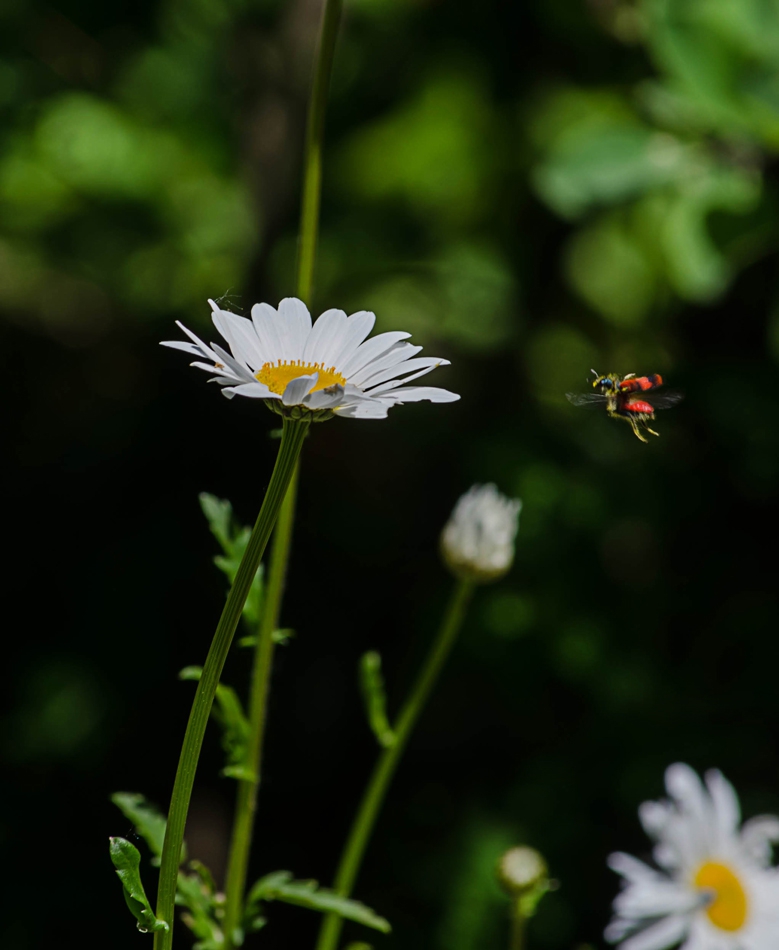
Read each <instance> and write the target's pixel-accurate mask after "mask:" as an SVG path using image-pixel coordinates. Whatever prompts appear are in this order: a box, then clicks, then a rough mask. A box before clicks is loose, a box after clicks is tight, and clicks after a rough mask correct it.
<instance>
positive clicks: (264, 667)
mask: <svg viewBox="0 0 779 950" xmlns="http://www.w3.org/2000/svg"><path fill="white" fill-rule="evenodd" d="M297 478H298V467H297V466H296V468H295V472H294V474H293V476H292V479H291V481H290V483H289V488H288V489H287V494H286V497H285V498H284V503H283V504H282V506H281V511H280V513H279V520H278V521H277V522H276V529H275V531H274V533H273V547H272V549H271V556H270V570H269V572H268V583H267V586H266V588H265V597H264V600H263V605H262V618H261V620H260V626H259V631H258V634H257V645H256V647H255V650H254V665H253V669H252V681H251V689H250V693H249V709H248V720H249V735H248V738H247V749H246V771H247V773H248V775H249V776H251V777H250V778H246V779H240V780H239V782H238V794H237V799H236V803H235V816H234V818H233V830H232V836H231V839H230V856H229V859H228V864H227V883H226V885H225V916H224V934H225V944H224V946H225V950H233V947H234V946H240V938H239V931H240V928H241V925H242V920H241V917H242V913H243V899H244V893H245V891H246V872H247V868H248V866H249V852H250V851H251V843H252V835H253V833H254V819H255V815H256V813H257V792H258V789H259V786H260V773H261V769H262V748H263V739H264V736H265V723H266V720H267V707H268V688H269V685H270V673H271V668H272V666H273V649H274V646H275V642H274V639H273V634H274V632H275V631H276V630H277V629H278V626H279V616H280V613H281V599H282V596H283V593H284V580H285V578H286V574H287V564H288V562H289V552H290V547H291V545H292V527H293V523H294V520H295V497H296V495H297Z"/></svg>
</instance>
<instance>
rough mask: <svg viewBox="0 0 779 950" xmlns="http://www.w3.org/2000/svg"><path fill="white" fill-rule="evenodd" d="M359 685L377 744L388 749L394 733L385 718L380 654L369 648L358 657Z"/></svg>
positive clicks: (393, 741) (392, 742)
mask: <svg viewBox="0 0 779 950" xmlns="http://www.w3.org/2000/svg"><path fill="white" fill-rule="evenodd" d="M360 686H361V687H362V696H363V701H364V703H365V714H366V716H367V717H368V724H369V725H370V727H371V729H372V730H373V734H374V735H375V736H376V739H377V740H378V742H379V745H381V746H383V747H384V748H385V749H389V748H390V747H391V746H393V745H394V744H395V733H394V731H393V729H392V726H391V725H390V723H389V719H387V698H386V695H385V692H384V677H383V676H382V675H381V656H380V655H379V654H378V653H377V652H376V651H375V650H370V651H369V652H368V653H364V654H363V656H362V658H361V659H360Z"/></svg>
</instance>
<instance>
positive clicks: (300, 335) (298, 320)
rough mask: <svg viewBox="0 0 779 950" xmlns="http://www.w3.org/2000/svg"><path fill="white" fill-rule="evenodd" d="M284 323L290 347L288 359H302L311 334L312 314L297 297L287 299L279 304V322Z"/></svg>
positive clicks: (285, 334)
mask: <svg viewBox="0 0 779 950" xmlns="http://www.w3.org/2000/svg"><path fill="white" fill-rule="evenodd" d="M281 321H283V322H284V336H285V338H286V341H287V344H288V346H289V353H290V356H288V357H287V359H295V360H296V359H301V358H302V356H303V350H304V348H305V346H306V340H307V339H308V335H309V333H310V332H311V314H310V313H309V312H308V307H307V306H306V305H305V304H304V303H303V301H302V300H298V298H297V297H285V298H284V299H283V300H282V301H281V303H280V304H279V322H281Z"/></svg>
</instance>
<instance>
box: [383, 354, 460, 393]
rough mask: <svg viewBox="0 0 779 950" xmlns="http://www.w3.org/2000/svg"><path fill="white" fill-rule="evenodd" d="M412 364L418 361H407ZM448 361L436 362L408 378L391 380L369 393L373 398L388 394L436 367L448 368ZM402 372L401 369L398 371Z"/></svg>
mask: <svg viewBox="0 0 779 950" xmlns="http://www.w3.org/2000/svg"><path fill="white" fill-rule="evenodd" d="M411 362H414V363H418V362H419V360H409V363H411ZM425 362H427V361H425ZM448 365H449V360H436V361H435V362H434V363H433V364H432V365H428V366H423V367H422V369H420V370H418V371H417V372H416V373H411V374H410V375H409V376H404V377H403V379H391V380H389V382H386V383H382V384H381V386H376V387H375V388H371V389H370V393H371V394H372V395H374V396H379V395H381V393H387V392H390V391H391V390H393V389H397V387H398V386H404V385H405V384H406V383H410V382H411V380H412V379H417V378H418V377H420V376H425V375H426V374H427V373H429V372H430V371H431V370H434V369H435V368H436V366H448ZM399 371H400V372H403V370H402V369H400V370H399Z"/></svg>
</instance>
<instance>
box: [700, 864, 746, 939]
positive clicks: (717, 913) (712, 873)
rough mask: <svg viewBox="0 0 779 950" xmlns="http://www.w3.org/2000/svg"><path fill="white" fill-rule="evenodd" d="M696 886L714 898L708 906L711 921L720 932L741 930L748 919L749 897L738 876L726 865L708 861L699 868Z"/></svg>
mask: <svg viewBox="0 0 779 950" xmlns="http://www.w3.org/2000/svg"><path fill="white" fill-rule="evenodd" d="M694 882H695V886H696V887H699V888H701V889H702V890H703V889H705V890H707V891H710V892H711V893H712V894H713V895H714V897H713V900H712V902H711V903H710V904H709V905H708V906H707V908H706V913H707V914H708V915H709V920H710V921H711V922H712V923H713V924H714V926H715V927H719V928H720V930H730V931H734V930H740V929H741V928H742V927H743V926H744V923H745V921H746V919H747V895H746V894H745V893H744V888H743V887H742V886H741V882H740V881H739V879H738V878H737V877H736V875H735V874H734V873H733V872H732V871H731V870H730V868H728V867H726V866H725V865H724V864H717V863H716V862H714V861H707V862H706V864H702V865H701V866H700V867H699V868H698V872H697V874H696V875H695V878H694Z"/></svg>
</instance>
